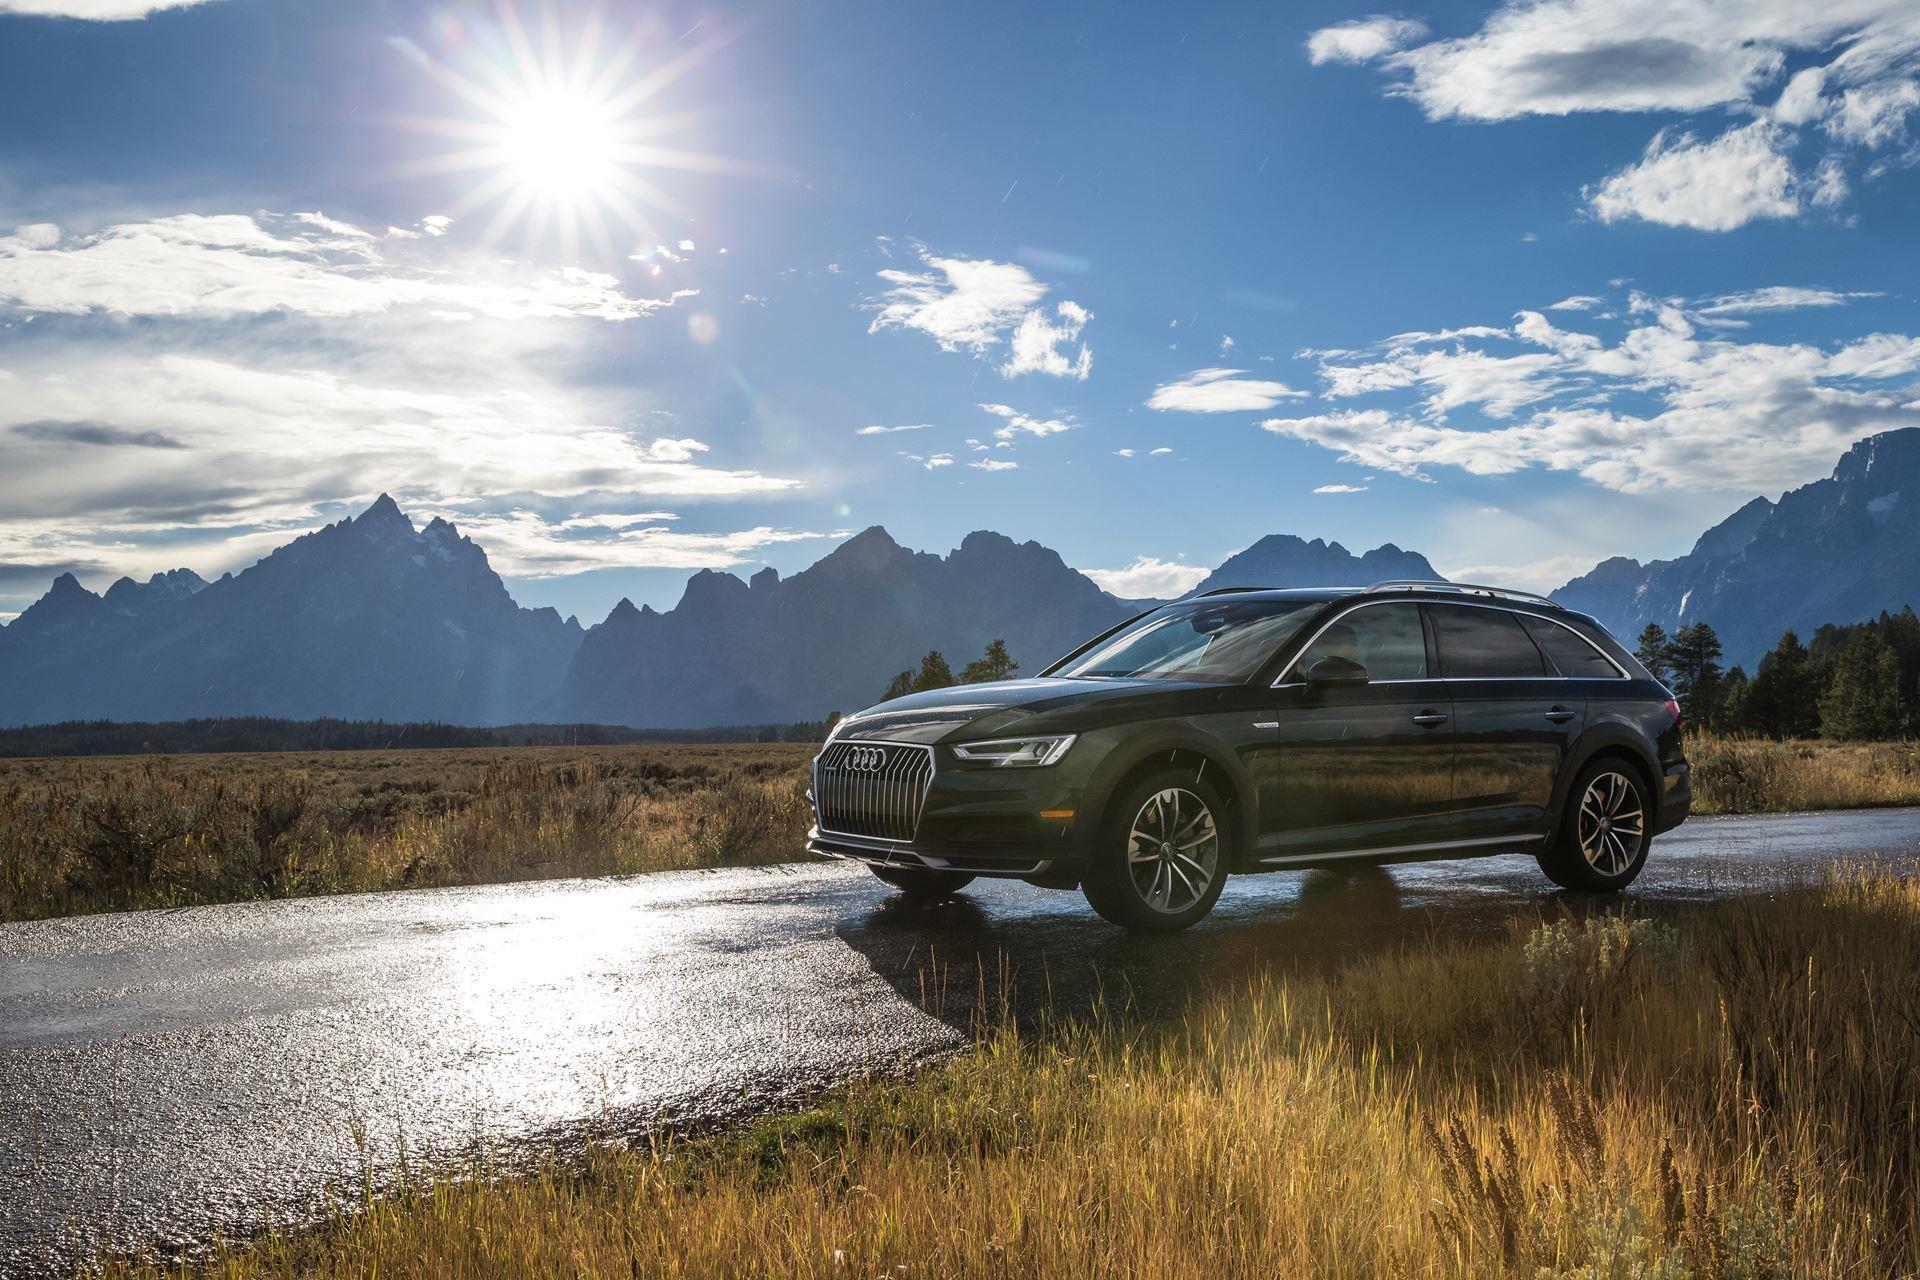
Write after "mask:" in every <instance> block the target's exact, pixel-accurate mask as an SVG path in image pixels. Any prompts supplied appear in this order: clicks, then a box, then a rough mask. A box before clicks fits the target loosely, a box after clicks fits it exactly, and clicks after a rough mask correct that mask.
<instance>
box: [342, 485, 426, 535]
mask: <svg viewBox="0 0 1920 1280" xmlns="http://www.w3.org/2000/svg"><path fill="white" fill-rule="evenodd" d="M349 523H350V524H351V525H352V526H353V527H354V528H355V529H357V530H359V531H360V532H361V533H365V534H369V535H374V536H378V535H392V534H402V533H404V534H406V535H407V536H408V537H412V536H413V532H414V529H413V521H411V520H409V519H408V518H407V514H406V512H404V511H402V510H400V504H399V503H397V502H395V501H394V500H393V497H392V495H391V494H386V493H382V494H381V495H380V496H379V497H377V498H375V499H374V500H373V505H372V506H370V507H368V508H367V509H366V510H365V511H362V512H361V513H360V514H359V515H357V516H355V517H353V519H352V520H351V521H350V522H349Z"/></svg>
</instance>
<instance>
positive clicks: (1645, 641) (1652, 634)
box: [1633, 622, 1673, 684]
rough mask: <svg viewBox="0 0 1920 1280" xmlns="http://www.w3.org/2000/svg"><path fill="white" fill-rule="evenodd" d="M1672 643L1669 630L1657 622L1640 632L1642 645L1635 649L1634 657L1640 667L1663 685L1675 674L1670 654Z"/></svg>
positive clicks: (1651, 623)
mask: <svg viewBox="0 0 1920 1280" xmlns="http://www.w3.org/2000/svg"><path fill="white" fill-rule="evenodd" d="M1670 643H1671V642H1670V641H1668V639H1667V629H1666V628H1665V627H1663V626H1661V625H1660V624H1659V623H1657V622H1649V623H1648V624H1647V625H1646V627H1645V629H1644V630H1642V631H1641V632H1640V643H1639V644H1637V645H1635V646H1634V649H1633V656H1634V657H1636V658H1638V659H1639V660H1640V665H1641V666H1643V667H1645V668H1646V669H1647V670H1648V671H1649V672H1651V673H1652V675H1653V678H1654V679H1655V680H1658V681H1659V682H1660V683H1661V684H1666V683H1667V682H1668V681H1669V680H1670V679H1671V678H1672V674H1673V666H1672V659H1671V657H1670V655H1669V653H1668V649H1669V645H1670Z"/></svg>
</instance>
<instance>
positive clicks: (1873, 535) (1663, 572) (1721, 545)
mask: <svg viewBox="0 0 1920 1280" xmlns="http://www.w3.org/2000/svg"><path fill="white" fill-rule="evenodd" d="M1553 598H1554V599H1556V600H1558V601H1560V602H1561V603H1562V604H1565V605H1566V606H1568V607H1569V608H1573V609H1579V610H1581V611H1582V612H1585V613H1590V614H1593V615H1594V616H1595V617H1597V618H1599V619H1600V621H1601V622H1603V623H1605V624H1606V625H1607V627H1608V629H1609V630H1611V631H1612V632H1613V633H1614V634H1615V635H1617V636H1619V637H1621V638H1622V639H1624V640H1625V641H1626V642H1627V643H1628V644H1632V643H1633V641H1634V638H1635V637H1636V636H1638V635H1639V634H1640V631H1641V628H1643V627H1645V626H1646V625H1647V624H1648V623H1649V622H1654V623H1658V624H1660V625H1661V626H1662V627H1664V628H1665V629H1666V630H1667V631H1669V632H1671V631H1673V630H1675V629H1676V628H1678V627H1681V626H1684V625H1686V624H1688V623H1690V622H1694V621H1697V620H1700V619H1704V620H1706V621H1707V622H1708V623H1709V624H1711V625H1712V627H1713V629H1714V631H1715V632H1716V633H1717V634H1718V635H1719V637H1720V643H1721V645H1722V647H1723V648H1724V649H1725V655H1726V661H1727V662H1728V663H1729V664H1732V663H1742V664H1745V665H1746V666H1747V668H1748V670H1749V671H1751V670H1752V667H1753V664H1754V663H1755V662H1757V661H1758V660H1759V658H1760V656H1761V655H1762V654H1764V653H1765V652H1766V651H1767V650H1769V649H1771V648H1772V647H1773V646H1774V644H1776V643H1777V642H1778V641H1779V639H1780V634H1781V632H1783V631H1785V630H1787V629H1788V628H1789V627H1791V628H1793V629H1795V630H1797V631H1798V632H1799V633H1800V636H1801V638H1802V639H1805V638H1806V637H1807V636H1808V635H1809V634H1810V633H1811V632H1812V631H1813V630H1814V628H1816V627H1818V626H1819V625H1820V624H1822V623H1825V622H1843V623H1844V622H1857V621H1860V620H1861V619H1863V618H1868V617H1872V616H1873V615H1875V614H1877V613H1879V612H1880V611H1881V610H1882V609H1887V610H1893V611H1896V612H1897V611H1898V610H1899V609H1900V608H1901V607H1902V606H1903V605H1906V604H1909V603H1914V604H1920V428H1915V427H1908V428H1904V429H1902V430H1899V431H1889V432H1886V433H1884V434H1882V435H1877V436H1870V437H1868V438H1867V439H1865V440H1862V441H1860V442H1859V443H1857V444H1855V445H1854V446H1853V447H1852V448H1850V449H1848V450H1847V451H1846V453H1845V454H1844V455H1842V456H1841V458H1840V462H1839V464H1838V465H1837V466H1835V467H1834V469H1833V474H1832V475H1831V476H1830V477H1828V478H1827V479H1825V480H1816V481H1814V482H1813V483H1812V484H1808V485H1803V486H1801V487H1800V488H1798V489H1792V490H1789V491H1788V492H1786V493H1784V494H1782V495H1781V497H1780V500H1779V501H1777V502H1774V501H1769V500H1768V499H1766V498H1755V499H1754V500H1753V501H1751V502H1749V503H1747V504H1746V505H1745V506H1743V507H1741V508H1740V509H1739V510H1738V511H1735V512H1734V513H1733V514H1732V515H1730V516H1728V517H1727V518H1726V519H1725V520H1722V521H1721V522H1720V523H1719V524H1717V525H1714V526H1713V527H1712V528H1711V529H1708V530H1707V531H1706V532H1705V533H1703V534H1701V535H1700V538H1699V541H1697V542H1695V543H1694V545H1693V549H1692V550H1691V551H1689V552H1688V553H1687V554H1686V555H1684V556H1680V557H1679V558H1677V559H1674V560H1655V561H1653V562H1651V563H1649V564H1641V563H1640V562H1639V561H1637V560H1629V559H1626V558H1625V557H1615V558H1614V559H1611V560H1605V561H1602V562H1601V563H1600V564H1598V565H1596V566H1595V567H1594V568H1593V569H1592V570H1591V571H1590V572H1588V573H1586V574H1583V575H1582V576H1580V577H1578V578H1575V579H1574V580H1573V581H1572V582H1569V583H1567V584H1566V585H1565V586H1564V587H1561V588H1560V589H1559V590H1558V591H1556V592H1554V593H1553Z"/></svg>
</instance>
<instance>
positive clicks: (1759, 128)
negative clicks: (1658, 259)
mask: <svg viewBox="0 0 1920 1280" xmlns="http://www.w3.org/2000/svg"><path fill="white" fill-rule="evenodd" d="M1785 145H1786V139H1785V138H1784V137H1783V135H1782V134H1781V132H1780V130H1779V128H1778V127H1777V126H1775V125H1772V124H1770V123H1768V122H1766V121H1755V122H1754V123H1752V124H1749V125H1744V126H1742V127H1740V128H1737V129H1729V130H1728V131H1727V132H1725V133H1723V134H1721V135H1720V136H1719V137H1718V138H1715V139H1714V140H1712V141H1711V142H1700V141H1698V140H1697V139H1695V138H1694V136H1693V135H1692V134H1689V133H1683V134H1679V135H1669V134H1667V133H1666V132H1664V131H1663V132H1661V133H1657V134H1655V135H1654V137H1653V141H1652V142H1650V143H1648V144H1647V150H1646V154H1645V155H1644V156H1642V157H1641V159H1640V162H1639V163H1638V164H1635V165H1629V166H1628V167H1627V168H1624V169H1621V170H1619V171H1618V172H1616V173H1612V174H1609V175H1608V176H1607V177H1606V178H1605V179H1603V180H1602V181H1601V182H1600V183H1599V184H1598V185H1597V186H1593V187H1588V188H1585V189H1584V190H1583V191H1582V195H1584V196H1585V197H1586V200H1587V207H1588V208H1589V209H1590V210H1592V212H1593V214H1594V216H1595V217H1597V218H1599V219H1600V221H1602V222H1617V221H1619V220H1621V219H1623V218H1637V219H1640V220H1642V221H1646V222H1657V223H1660V224H1661V225H1663V226H1669V227H1692V228H1695V229H1696V230H1700V231H1731V230H1733V229H1734V228H1735V227H1741V226H1745V225H1746V224H1747V223H1749V222H1752V221H1754V220H1755V219H1758V218H1791V217H1793V216H1795V215H1796V214H1798V213H1799V212H1800V198H1799V192H1798V190H1797V183H1796V181H1795V178H1794V173H1793V166H1792V164H1791V163H1790V162H1789V161H1788V159H1787V157H1786V156H1785V154H1783V152H1782V150H1781V148H1782V147H1783V146H1785Z"/></svg>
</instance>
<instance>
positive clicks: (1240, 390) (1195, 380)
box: [1147, 369, 1308, 413]
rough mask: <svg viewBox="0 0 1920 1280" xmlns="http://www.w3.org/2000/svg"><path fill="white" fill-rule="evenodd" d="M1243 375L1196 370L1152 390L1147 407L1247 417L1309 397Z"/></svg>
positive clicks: (1240, 372) (1280, 384)
mask: <svg viewBox="0 0 1920 1280" xmlns="http://www.w3.org/2000/svg"><path fill="white" fill-rule="evenodd" d="M1246 373H1247V371H1246V370H1245V369H1196V370H1194V371H1193V372H1192V373H1190V374H1188V375H1187V376H1186V377H1184V378H1181V379H1179V380H1178V381H1175V382H1168V383H1163V384H1162V385H1160V386H1158V387H1155V388H1154V390H1153V394H1152V395H1151V396H1149V397H1147V407H1148V408H1150V409H1160V410H1172V411H1177V412H1181V413H1246V412H1251V411H1255V410H1259V409H1271V408H1273V406H1274V405H1276V404H1278V403H1279V402H1280V401H1282V400H1290V399H1296V398H1299V397H1303V396H1305V395H1307V394H1308V393H1307V392H1305V391H1295V390H1294V389H1293V388H1292V387H1289V386H1288V385H1287V384H1286V383H1284V382H1269V381H1265V380H1262V379H1259V378H1249V377H1247V376H1246Z"/></svg>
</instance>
